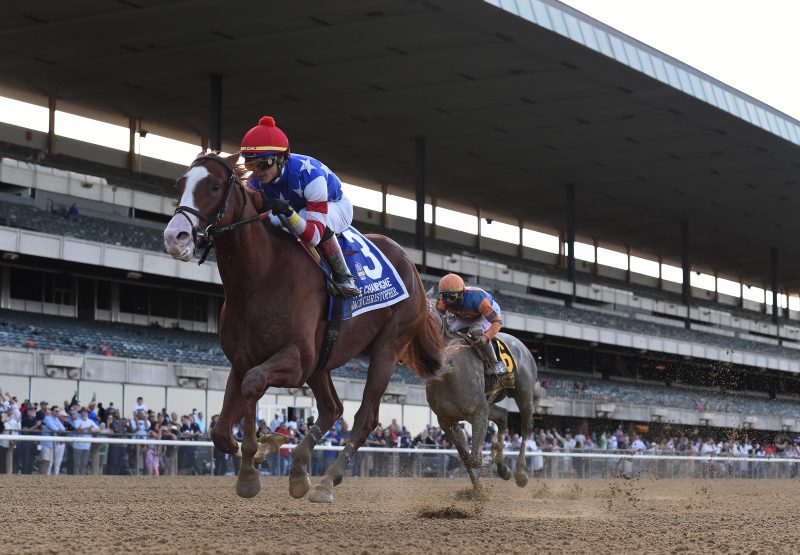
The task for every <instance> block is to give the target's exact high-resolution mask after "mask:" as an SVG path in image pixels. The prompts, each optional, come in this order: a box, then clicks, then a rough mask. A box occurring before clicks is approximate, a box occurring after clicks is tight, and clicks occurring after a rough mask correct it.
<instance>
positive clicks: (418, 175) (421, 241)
mask: <svg viewBox="0 0 800 555" xmlns="http://www.w3.org/2000/svg"><path fill="white" fill-rule="evenodd" d="M414 147H415V161H416V164H415V166H416V167H415V169H416V171H415V184H416V201H417V225H416V246H417V248H418V249H420V250H421V251H422V271H423V272H424V271H426V270H427V266H428V253H427V252H426V251H427V249H426V241H425V137H417V138H416V139H415V140H414Z"/></svg>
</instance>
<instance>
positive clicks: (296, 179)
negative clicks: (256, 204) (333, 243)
mask: <svg viewBox="0 0 800 555" xmlns="http://www.w3.org/2000/svg"><path fill="white" fill-rule="evenodd" d="M247 184H248V186H249V187H250V188H252V189H255V190H257V191H263V193H264V194H265V195H266V196H268V197H271V198H280V199H284V200H286V201H288V202H289V204H291V205H292V208H294V209H295V210H297V211H298V212H299V211H300V210H302V209H303V208H308V209H309V210H311V211H322V210H325V211H327V209H325V208H324V207H323V206H322V204H323V203H327V202H335V201H338V200H341V198H342V183H341V181H339V178H338V177H336V175H335V174H334V173H333V172H331V171H330V170H329V169H328V168H327V167H326V166H325V165H324V164H323V163H322V162H320V161H319V160H316V159H314V158H312V157H310V156H305V155H303V154H294V153H292V154H291V155H289V159H288V160H287V161H286V165H285V166H284V168H283V172H282V173H281V175H280V176H279V177H278V178H277V179H276V180H275V181H273V182H272V183H260V182H259V181H258V179H257V178H256V177H255V176H250V179H248V181H247ZM308 205H311V206H308ZM315 208H317V209H320V210H314V209H315Z"/></svg>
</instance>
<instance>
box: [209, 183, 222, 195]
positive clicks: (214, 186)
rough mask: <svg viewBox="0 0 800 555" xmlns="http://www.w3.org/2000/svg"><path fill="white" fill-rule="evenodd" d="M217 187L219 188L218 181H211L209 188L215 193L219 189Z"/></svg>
mask: <svg viewBox="0 0 800 555" xmlns="http://www.w3.org/2000/svg"><path fill="white" fill-rule="evenodd" d="M219 189H220V184H219V183H212V184H211V190H212V191H214V192H215V193H216V192H217V191H219Z"/></svg>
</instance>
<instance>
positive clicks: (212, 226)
mask: <svg viewBox="0 0 800 555" xmlns="http://www.w3.org/2000/svg"><path fill="white" fill-rule="evenodd" d="M201 162H216V163H217V164H220V165H221V166H222V167H224V168H225V170H226V171H227V172H228V181H227V183H226V184H225V197H224V198H223V199H222V203H221V204H220V205H219V208H218V209H217V215H216V218H214V219H213V220H212V219H211V218H210V217H209V216H207V215H205V214H203V213H202V212H200V211H199V210H196V209H195V208H192V207H191V206H183V205H181V206H178V207H177V208H176V209H175V214H180V215H181V216H183V217H184V218H186V219H187V220H189V224H190V225H191V226H192V239H193V240H194V242H195V244H197V240H198V239H203V240H205V247H203V253H202V255H201V256H200V261H199V262H198V263H197V264H198V265H199V264H202V263H203V262H205V260H206V258H207V257H208V253H209V252H211V249H212V248H213V247H214V238H215V237H218V236H220V235H222V234H224V233H228V232H229V231H233V230H234V229H236V228H237V227H240V226H243V225H245V224H249V223H253V222H258V221H263V220H264V219H266V217H267V212H268V210H264V211H263V212H262V211H260V210H257V212H258V214H257V215H255V216H253V217H251V218H247V219H245V220H242V219H240V218H241V217H242V214H243V213H244V207H245V206H246V205H247V193H245V191H244V186H243V185H242V182H241V181H240V180H239V177H238V176H237V175H236V172H235V171H234V169H233V168H232V167H231V166H230V165H229V164H228V162H227V161H225V160H223V159H222V158H220V157H219V156H209V155H207V156H199V157H197V158H195V160H194V162H192V165H191V166H189V167H190V168H193V167H195V166H197V165H199V164H200V163H201ZM234 185H238V186H239V191H240V192H241V193H242V207H241V209H240V210H239V215H238V216H237V217H236V220H235V221H234V222H233V223H230V224H228V225H224V226H219V225H218V224H219V222H220V220H222V218H223V217H225V212H227V211H228V205H229V204H230V200H231V191H233V187H234ZM187 214H192V215H193V216H197V218H198V219H199V220H201V221H203V222H205V223H208V225H207V226H206V227H205V228H201V227H200V226H196V225H194V224H193V223H192V219H191V218H190V217H189V216H188V215H187Z"/></svg>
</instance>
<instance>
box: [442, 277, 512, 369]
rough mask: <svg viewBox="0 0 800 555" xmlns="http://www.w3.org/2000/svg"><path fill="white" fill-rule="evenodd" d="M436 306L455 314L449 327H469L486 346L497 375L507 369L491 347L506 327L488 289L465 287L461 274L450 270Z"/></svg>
mask: <svg viewBox="0 0 800 555" xmlns="http://www.w3.org/2000/svg"><path fill="white" fill-rule="evenodd" d="M436 310H438V311H439V312H441V313H442V314H444V313H446V312H449V313H451V314H452V315H453V316H455V318H456V319H455V320H454V321H453V322H452V324H451V325H450V329H452V330H460V329H464V328H469V334H470V335H471V336H472V337H473V339H475V342H476V343H477V344H478V345H480V347H481V348H482V349H483V352H484V354H486V358H487V359H488V360H489V362H490V364H491V370H492V371H493V372H494V373H495V375H497V376H502V375H503V374H506V373H507V370H506V366H505V364H503V363H502V362H500V361H499V360H497V355H496V354H495V352H494V349H493V348H492V343H491V341H492V339H494V336H495V335H497V332H499V331H500V328H501V327H503V314H502V312H501V311H500V306H499V305H498V304H497V302H496V301H495V300H494V299H493V298H492V296H491V295H490V294H489V293H487V292H486V291H484V290H483V289H481V288H480V287H466V286H465V285H464V280H463V279H461V277H460V276H457V275H456V274H447V275H446V276H444V277H443V278H442V279H441V280H439V300H438V301H436Z"/></svg>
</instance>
